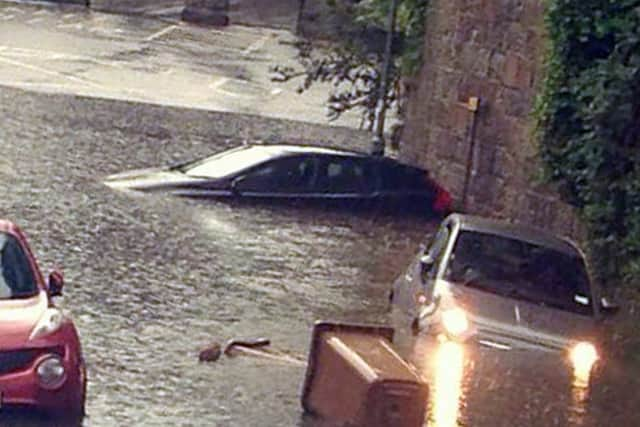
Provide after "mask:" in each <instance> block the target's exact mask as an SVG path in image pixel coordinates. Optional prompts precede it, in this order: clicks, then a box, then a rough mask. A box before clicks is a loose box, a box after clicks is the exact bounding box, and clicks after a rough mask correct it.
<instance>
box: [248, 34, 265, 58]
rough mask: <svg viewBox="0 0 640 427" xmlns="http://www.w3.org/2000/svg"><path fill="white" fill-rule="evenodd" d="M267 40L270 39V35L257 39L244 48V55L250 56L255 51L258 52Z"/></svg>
mask: <svg viewBox="0 0 640 427" xmlns="http://www.w3.org/2000/svg"><path fill="white" fill-rule="evenodd" d="M267 40H269V36H268V35H267V36H262V38H260V39H259V40H257V41H256V42H255V43H253V44H251V45H250V46H249V47H247V48H246V49H245V50H243V51H242V56H249V55H251V54H252V53H253V52H256V51H258V50H260V49H262V48H263V47H264V45H265V43H266V42H267Z"/></svg>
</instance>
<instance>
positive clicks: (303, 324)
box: [0, 88, 431, 426]
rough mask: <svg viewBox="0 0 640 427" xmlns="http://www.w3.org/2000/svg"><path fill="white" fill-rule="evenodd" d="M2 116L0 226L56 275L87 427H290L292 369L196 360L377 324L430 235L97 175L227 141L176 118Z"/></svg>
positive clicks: (296, 346)
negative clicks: (396, 279)
mask: <svg viewBox="0 0 640 427" xmlns="http://www.w3.org/2000/svg"><path fill="white" fill-rule="evenodd" d="M0 105H1V107H0V108H1V109H2V117H3V126H2V127H1V128H0V151H1V152H2V157H1V160H0V176H1V179H0V185H1V186H2V189H1V194H2V203H1V204H0V216H2V217H8V218H10V219H13V220H14V221H16V222H17V223H19V224H20V225H21V226H22V227H23V229H24V230H25V232H26V233H27V236H28V237H29V239H30V242H31V244H32V246H33V248H34V250H35V253H36V256H37V257H38V259H39V261H40V264H41V266H42V268H43V270H44V271H45V273H46V272H48V270H49V269H51V268H52V267H53V266H54V265H59V266H61V267H62V269H63V271H64V274H65V280H66V288H65V296H64V300H63V306H64V307H65V308H66V309H67V310H68V311H69V312H70V313H71V314H72V316H73V317H74V318H75V320H76V322H77V326H78V329H79V331H80V334H81V338H82V342H83V345H84V352H85V355H86V358H87V364H88V370H89V378H90V381H89V390H88V393H89V396H88V407H87V410H88V414H89V415H88V417H87V419H86V420H85V425H92V426H94V425H95V426H118V425H122V426H124V425H131V426H133V425H158V426H160V425H162V426H167V425H171V426H174V425H175V426H178V425H185V426H186V425H207V426H231V425H232V426H251V425H263V426H267V425H270V426H280V425H282V426H285V425H297V424H298V423H299V422H300V419H301V410H300V404H299V397H298V391H299V388H300V386H301V383H302V379H303V374H304V371H303V369H301V368H299V367H297V366H288V365H286V364H278V363H273V362H268V361H261V360H256V359H252V358H237V359H224V360H222V361H221V362H219V363H217V364H212V365H206V364H199V363H198V361H197V355H198V350H199V349H200V348H201V347H202V346H203V345H205V344H207V343H208V342H210V341H211V340H218V341H224V340H226V339H228V338H232V337H234V338H235V337H256V336H265V337H268V338H270V339H271V340H272V343H273V345H274V346H276V347H277V348H279V349H286V350H290V351H292V352H294V353H302V354H304V353H305V352H306V349H307V345H308V342H309V339H310V330H311V326H312V324H313V322H315V321H316V320H317V319H343V320H358V321H379V320H384V317H385V312H386V304H385V302H386V291H387V288H388V286H389V284H390V282H391V280H392V278H393V276H394V275H395V274H397V272H398V271H399V270H400V269H401V268H403V267H404V260H405V259H407V257H408V255H409V254H411V253H412V252H413V251H414V250H415V247H416V245H417V242H418V241H419V239H420V237H421V236H422V235H424V233H425V232H427V231H428V230H429V229H430V227H431V225H430V224H428V223H426V222H424V221H419V220H392V219H390V218H384V217H378V216H376V215H375V214H370V215H359V216H354V215H350V214H348V213H340V212H318V211H311V210H301V209H297V210H292V209H291V208H278V207H275V206H274V207H265V206H262V207H251V206H238V207H233V206H229V205H226V204H223V203H208V202H191V201H188V200H181V199H175V198H169V197H162V196H160V197H155V196H150V195H144V196H135V195H130V194H126V193H123V192H118V191H114V190H112V189H110V188H108V187H106V186H105V185H103V184H102V183H101V179H102V178H103V177H105V176H107V175H109V174H112V173H115V172H119V171H124V170H128V169H131V168H137V167H144V166H153V165H157V164H166V163H168V162H172V161H177V160H185V159H189V158H193V157H197V156H200V155H203V154H205V153H211V152H213V151H216V150H221V149H224V148H228V147H230V146H231V145H232V144H233V143H234V141H233V140H232V139H229V140H226V141H225V140H224V139H218V137H219V136H218V135H216V134H214V133H209V134H207V132H215V131H218V132H219V129H218V128H216V127H215V124H213V125H211V124H209V123H207V122H204V123H203V122H197V118H194V117H191V116H189V115H188V112H182V111H180V110H171V111H169V110H168V109H163V108H159V107H152V106H148V107H144V106H135V111H136V114H135V115H133V114H131V112H132V111H133V109H134V106H133V105H131V104H126V103H117V102H111V101H97V100H89V99H76V98H73V97H68V96H61V95H56V96H51V95H36V94H30V93H25V92H21V91H19V90H15V89H8V88H0ZM196 117H206V115H205V116H200V115H198V116H196ZM172 121H180V122H181V123H182V124H184V125H185V126H184V127H183V128H178V127H176V128H170V127H168V126H169V125H168V123H171V122H172ZM235 142H239V138H238V141H235Z"/></svg>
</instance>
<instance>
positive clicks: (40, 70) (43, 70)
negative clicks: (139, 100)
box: [0, 58, 105, 89]
mask: <svg viewBox="0 0 640 427" xmlns="http://www.w3.org/2000/svg"><path fill="white" fill-rule="evenodd" d="M0 62H4V63H5V64H9V65H14V66H16V67H22V68H26V69H27V70H32V71H37V72H38V73H42V74H46V75H49V76H53V77H58V78H62V79H66V80H69V81H72V82H75V83H80V84H82V85H85V86H91V87H93V88H96V89H105V88H104V87H103V86H101V85H99V84H96V83H93V82H91V81H88V80H84V79H81V78H78V77H74V76H69V75H67V74H64V73H59V72H57V71H51V70H47V69H46V68H42V67H37V66H35V65H31V64H25V63H24V62H20V61H14V60H11V59H7V58H0Z"/></svg>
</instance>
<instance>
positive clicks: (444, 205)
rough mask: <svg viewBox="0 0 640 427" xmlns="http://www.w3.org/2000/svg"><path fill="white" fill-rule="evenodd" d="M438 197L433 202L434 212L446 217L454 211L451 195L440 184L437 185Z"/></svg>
mask: <svg viewBox="0 0 640 427" xmlns="http://www.w3.org/2000/svg"><path fill="white" fill-rule="evenodd" d="M435 188H436V197H435V198H434V200H433V210H434V211H435V212H437V213H439V214H441V215H446V214H448V213H450V212H451V211H452V206H451V205H452V202H453V199H452V198H451V194H449V192H448V191H447V190H445V189H444V188H442V187H441V186H439V185H438V184H435Z"/></svg>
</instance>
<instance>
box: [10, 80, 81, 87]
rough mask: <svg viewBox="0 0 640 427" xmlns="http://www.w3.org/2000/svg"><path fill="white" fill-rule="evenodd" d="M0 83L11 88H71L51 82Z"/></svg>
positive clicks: (12, 81) (13, 81)
mask: <svg viewBox="0 0 640 427" xmlns="http://www.w3.org/2000/svg"><path fill="white" fill-rule="evenodd" d="M0 82H1V83H2V84H3V85H5V86H11V87H24V88H27V87H37V88H43V87H51V88H67V89H68V88H70V87H71V86H69V85H66V84H64V83H53V82H20V81H15V80H0Z"/></svg>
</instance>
